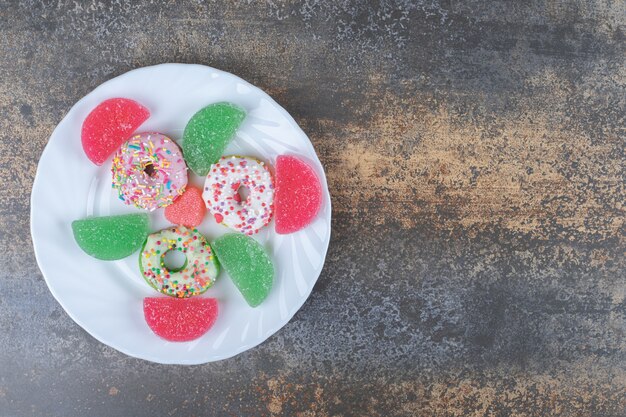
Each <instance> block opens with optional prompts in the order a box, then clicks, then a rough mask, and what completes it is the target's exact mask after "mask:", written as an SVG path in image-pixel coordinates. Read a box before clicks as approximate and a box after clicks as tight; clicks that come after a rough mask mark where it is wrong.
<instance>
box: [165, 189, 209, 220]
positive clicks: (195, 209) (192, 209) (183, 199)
mask: <svg viewBox="0 0 626 417" xmlns="http://www.w3.org/2000/svg"><path fill="white" fill-rule="evenodd" d="M205 214H206V206H205V205H204V201H203V200H202V191H201V190H200V189H199V188H197V187H195V186H193V185H187V188H186V189H185V192H184V193H183V194H182V195H181V196H180V197H178V198H177V199H176V200H175V201H174V202H173V203H172V204H170V205H169V206H167V207H166V208H165V218H166V219H167V220H168V221H170V222H172V223H174V224H180V225H183V226H187V227H196V226H198V225H199V224H200V223H202V220H203V219H204V215H205Z"/></svg>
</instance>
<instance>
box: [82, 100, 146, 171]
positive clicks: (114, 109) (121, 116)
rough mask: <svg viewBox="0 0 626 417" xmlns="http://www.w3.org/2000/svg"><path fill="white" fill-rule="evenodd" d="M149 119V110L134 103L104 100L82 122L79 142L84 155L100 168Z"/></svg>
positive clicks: (131, 101)
mask: <svg viewBox="0 0 626 417" xmlns="http://www.w3.org/2000/svg"><path fill="white" fill-rule="evenodd" d="M148 117H150V112H149V111H148V109H147V108H145V107H144V106H142V105H141V104H139V103H137V102H136V101H134V100H130V99H127V98H111V99H108V100H105V101H103V102H102V103H100V104H98V105H97V106H96V108H95V109H93V110H92V111H91V113H89V114H88V115H87V117H86V118H85V121H84V122H83V128H82V133H81V141H82V143H83V149H84V151H85V154H86V155H87V157H88V158H89V159H90V160H91V162H93V163H94V164H96V165H102V163H103V162H104V161H106V159H107V158H108V157H109V156H110V155H111V154H112V153H113V152H115V151H116V150H117V149H118V148H119V147H120V146H121V145H122V143H124V142H126V140H127V139H128V138H129V137H130V136H131V135H132V133H133V132H134V131H135V130H137V128H138V127H139V126H141V124H142V123H143V122H145V121H146V120H147V119H148Z"/></svg>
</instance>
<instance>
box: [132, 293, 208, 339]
mask: <svg viewBox="0 0 626 417" xmlns="http://www.w3.org/2000/svg"><path fill="white" fill-rule="evenodd" d="M217 310H218V309H217V300H215V299H214V298H200V297H197V298H172V297H154V298H150V297H149V298H144V299H143V314H144V317H145V318H146V323H148V326H150V328H151V329H152V331H153V332H154V333H155V334H156V335H157V336H160V337H162V338H163V339H165V340H169V341H172V342H187V341H189V340H194V339H197V338H199V337H200V336H202V335H203V334H205V333H206V332H207V331H208V330H209V329H210V328H211V326H213V323H215V319H216V318H217Z"/></svg>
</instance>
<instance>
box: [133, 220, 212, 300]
mask: <svg viewBox="0 0 626 417" xmlns="http://www.w3.org/2000/svg"><path fill="white" fill-rule="evenodd" d="M173 250H177V251H180V252H182V253H183V254H184V255H185V258H186V260H185V263H184V265H183V266H182V267H181V268H178V269H168V268H167V266H166V265H165V262H164V258H165V254H166V253H168V252H169V251H173ZM139 269H140V270H141V274H142V275H143V277H144V279H145V280H146V281H147V282H148V284H150V285H151V286H152V287H154V288H155V289H156V290H157V291H159V292H161V293H163V294H166V295H171V296H172V297H179V298H186V297H191V296H194V295H198V294H202V293H203V292H205V291H206V290H207V289H208V288H209V287H210V286H211V285H213V283H214V282H215V279H216V278H217V274H218V273H219V263H218V262H217V258H216V257H215V255H214V254H213V250H212V249H211V246H210V245H209V243H208V242H207V240H206V239H205V237H204V236H202V235H201V234H200V233H198V230H197V229H188V228H186V227H184V226H178V227H171V228H168V229H164V230H161V231H160V232H156V233H153V234H151V235H149V236H148V239H147V240H146V242H145V243H144V246H143V248H142V250H141V253H140V255H139Z"/></svg>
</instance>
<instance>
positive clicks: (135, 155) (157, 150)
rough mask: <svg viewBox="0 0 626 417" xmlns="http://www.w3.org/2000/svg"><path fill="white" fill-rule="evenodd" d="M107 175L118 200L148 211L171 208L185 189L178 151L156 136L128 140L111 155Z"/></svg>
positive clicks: (182, 162) (169, 142)
mask: <svg viewBox="0 0 626 417" xmlns="http://www.w3.org/2000/svg"><path fill="white" fill-rule="evenodd" d="M111 172H112V175H113V187H114V188H116V189H117V190H118V193H119V198H120V200H122V201H124V203H126V204H128V205H133V206H135V207H137V208H141V209H146V210H150V211H152V210H155V209H157V208H159V207H166V206H168V205H170V204H172V202H173V201H174V200H175V199H176V198H178V196H179V195H181V194H182V193H183V192H184V191H185V187H186V186H187V165H186V164H185V161H184V160H183V156H182V153H181V151H180V148H179V147H178V145H176V143H175V142H174V141H173V140H171V139H170V138H168V137H167V136H165V135H162V134H160V133H142V134H139V135H135V136H133V137H132V138H130V139H129V140H128V142H126V143H125V144H124V145H123V146H122V147H121V148H120V149H119V150H118V151H117V153H116V154H115V156H114V158H113V164H112V166H111Z"/></svg>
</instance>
